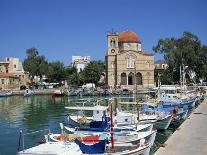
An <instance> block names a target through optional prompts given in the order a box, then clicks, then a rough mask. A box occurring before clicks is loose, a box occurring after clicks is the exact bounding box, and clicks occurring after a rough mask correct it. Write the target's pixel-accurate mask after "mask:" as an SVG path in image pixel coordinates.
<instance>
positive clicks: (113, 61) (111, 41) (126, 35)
mask: <svg viewBox="0 0 207 155" xmlns="http://www.w3.org/2000/svg"><path fill="white" fill-rule="evenodd" d="M107 41H108V51H107V53H106V69H107V70H106V82H107V84H108V85H110V86H112V87H117V88H122V89H129V90H136V89H141V88H149V87H154V68H155V67H154V54H149V53H146V52H144V50H143V48H142V46H141V41H140V39H139V38H138V36H137V35H136V33H134V32H130V31H125V32H122V33H117V32H116V33H108V35H107Z"/></svg>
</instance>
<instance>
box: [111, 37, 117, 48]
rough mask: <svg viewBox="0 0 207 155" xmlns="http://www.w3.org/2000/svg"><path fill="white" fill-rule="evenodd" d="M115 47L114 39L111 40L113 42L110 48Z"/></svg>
mask: <svg viewBox="0 0 207 155" xmlns="http://www.w3.org/2000/svg"><path fill="white" fill-rule="evenodd" d="M115 45H116V42H115V40H114V39H111V41H110V46H111V47H115Z"/></svg>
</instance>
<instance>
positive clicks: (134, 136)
mask: <svg viewBox="0 0 207 155" xmlns="http://www.w3.org/2000/svg"><path fill="white" fill-rule="evenodd" d="M156 133H157V131H155V130H153V131H144V132H128V133H127V132H125V133H124V132H119V133H116V132H114V144H115V145H116V146H117V145H119V146H121V144H123V145H127V146H131V145H137V144H139V143H140V140H142V139H145V141H146V143H148V144H149V145H150V147H151V146H152V145H153V144H154V140H155V137H156ZM49 138H50V139H51V140H52V141H55V142H59V141H63V140H64V139H67V140H69V141H71V139H74V138H79V139H81V141H82V142H84V143H89V144H91V143H95V142H98V141H101V140H107V139H109V138H110V133H95V132H94V133H91V134H87V131H86V133H82V134H81V133H80V134H50V135H49Z"/></svg>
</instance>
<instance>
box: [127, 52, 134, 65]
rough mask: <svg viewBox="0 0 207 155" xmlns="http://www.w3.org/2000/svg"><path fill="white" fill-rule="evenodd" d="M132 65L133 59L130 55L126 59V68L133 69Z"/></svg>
mask: <svg viewBox="0 0 207 155" xmlns="http://www.w3.org/2000/svg"><path fill="white" fill-rule="evenodd" d="M134 65H135V58H134V57H133V56H132V55H130V56H129V57H128V58H127V68H134Z"/></svg>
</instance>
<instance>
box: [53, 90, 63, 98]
mask: <svg viewBox="0 0 207 155" xmlns="http://www.w3.org/2000/svg"><path fill="white" fill-rule="evenodd" d="M52 96H53V97H62V96H64V92H63V91H62V90H59V89H56V90H54V92H53V93H52Z"/></svg>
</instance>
